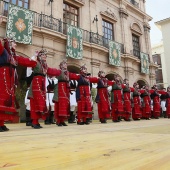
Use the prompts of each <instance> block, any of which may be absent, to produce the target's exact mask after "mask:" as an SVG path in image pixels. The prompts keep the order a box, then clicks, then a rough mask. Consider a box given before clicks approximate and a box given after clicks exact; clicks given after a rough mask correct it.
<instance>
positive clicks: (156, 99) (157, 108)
mask: <svg viewBox="0 0 170 170" xmlns="http://www.w3.org/2000/svg"><path fill="white" fill-rule="evenodd" d="M163 93H164V92H163V91H160V90H158V87H157V85H154V86H153V87H152V90H150V94H151V95H150V97H151V99H152V103H153V111H152V117H154V118H155V119H159V117H160V112H161V105H160V95H161V94H163Z"/></svg>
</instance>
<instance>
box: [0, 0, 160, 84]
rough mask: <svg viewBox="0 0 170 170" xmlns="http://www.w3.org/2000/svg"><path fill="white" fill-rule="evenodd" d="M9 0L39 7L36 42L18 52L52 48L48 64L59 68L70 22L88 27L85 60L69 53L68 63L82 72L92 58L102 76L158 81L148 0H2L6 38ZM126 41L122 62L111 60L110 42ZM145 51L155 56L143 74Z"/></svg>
mask: <svg viewBox="0 0 170 170" xmlns="http://www.w3.org/2000/svg"><path fill="white" fill-rule="evenodd" d="M8 2H10V3H14V4H15V5H18V6H21V7H24V8H28V9H30V10H32V11H34V26H33V39H32V45H24V44H18V48H17V52H18V54H21V55H23V56H25V57H31V56H32V55H33V54H34V52H35V50H39V49H41V48H46V49H47V50H48V64H49V65H50V66H52V67H56V68H58V65H59V63H60V61H62V59H64V58H65V56H66V41H67V36H66V34H67V31H66V23H68V24H71V25H74V26H76V27H79V28H82V29H83V59H82V60H75V59H72V58H68V68H69V70H70V71H72V72H77V73H78V72H79V67H80V66H81V65H82V64H84V63H86V65H87V67H88V71H89V72H90V73H91V74H92V75H93V76H97V73H98V71H99V70H101V69H102V70H104V71H105V73H106V75H107V77H108V78H109V79H112V78H113V75H114V74H119V75H120V77H121V78H122V79H124V78H128V79H129V80H130V85H131V86H132V85H133V83H134V82H136V81H138V82H139V83H140V85H142V84H148V85H150V86H152V85H153V84H154V83H155V69H156V68H157V66H156V64H154V63H153V62H152V57H151V44H150V34H149V31H150V27H149V24H148V22H149V21H150V20H151V19H152V18H151V17H150V16H149V15H147V14H146V11H145V0H136V1H135V0H115V1H113V0H41V1H35V0H5V1H0V14H1V16H2V17H1V21H2V23H1V25H0V38H2V37H4V36H5V34H6V23H7V17H6V16H7V14H8V8H7V7H8V5H9V4H8ZM109 40H113V41H115V42H118V43H120V44H121V66H120V67H115V66H113V65H109V62H108V56H109V47H108V41H109ZM140 52H143V53H146V54H148V55H149V58H150V65H149V74H143V73H141V60H140Z"/></svg>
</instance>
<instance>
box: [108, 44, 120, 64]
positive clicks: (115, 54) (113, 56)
mask: <svg viewBox="0 0 170 170" xmlns="http://www.w3.org/2000/svg"><path fill="white" fill-rule="evenodd" d="M120 51H121V45H120V44H119V43H117V42H114V41H109V64H111V65H115V66H120V65H121V55H120Z"/></svg>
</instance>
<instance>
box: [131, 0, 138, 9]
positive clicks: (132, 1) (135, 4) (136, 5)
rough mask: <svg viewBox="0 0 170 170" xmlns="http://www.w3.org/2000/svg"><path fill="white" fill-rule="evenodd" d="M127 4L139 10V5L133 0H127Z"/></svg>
mask: <svg viewBox="0 0 170 170" xmlns="http://www.w3.org/2000/svg"><path fill="white" fill-rule="evenodd" d="M129 2H130V3H131V4H132V5H134V6H135V7H137V8H139V3H138V2H136V1H135V0H129Z"/></svg>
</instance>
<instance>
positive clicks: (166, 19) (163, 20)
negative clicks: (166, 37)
mask: <svg viewBox="0 0 170 170" xmlns="http://www.w3.org/2000/svg"><path fill="white" fill-rule="evenodd" d="M167 21H170V17H169V18H165V19H162V20H160V21H157V22H155V24H156V25H162V24H163V23H165V22H167Z"/></svg>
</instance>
